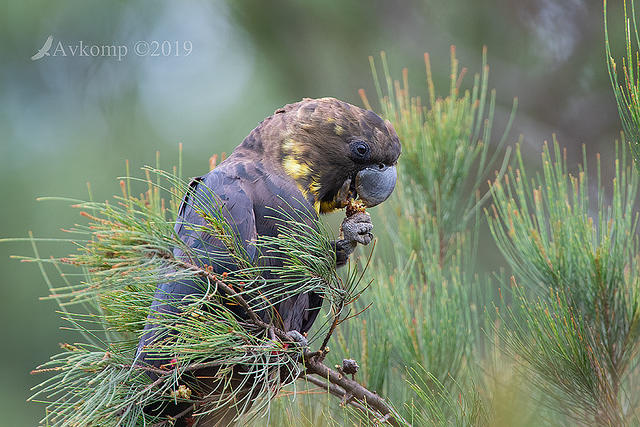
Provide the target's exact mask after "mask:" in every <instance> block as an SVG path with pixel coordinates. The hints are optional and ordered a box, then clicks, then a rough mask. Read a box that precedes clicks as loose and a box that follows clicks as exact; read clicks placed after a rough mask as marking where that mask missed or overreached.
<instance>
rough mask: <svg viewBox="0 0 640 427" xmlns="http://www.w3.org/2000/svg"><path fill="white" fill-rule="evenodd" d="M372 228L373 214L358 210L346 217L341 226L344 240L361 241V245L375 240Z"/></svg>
mask: <svg viewBox="0 0 640 427" xmlns="http://www.w3.org/2000/svg"><path fill="white" fill-rule="evenodd" d="M372 229H373V224H372V223H371V215H369V214H368V213H367V212H358V213H356V214H355V215H352V216H350V217H347V218H345V219H344V220H343V221H342V225H341V226H340V230H341V231H342V236H343V238H344V240H346V241H348V242H355V243H360V244H361V245H368V244H369V243H371V240H373V234H371V230H372Z"/></svg>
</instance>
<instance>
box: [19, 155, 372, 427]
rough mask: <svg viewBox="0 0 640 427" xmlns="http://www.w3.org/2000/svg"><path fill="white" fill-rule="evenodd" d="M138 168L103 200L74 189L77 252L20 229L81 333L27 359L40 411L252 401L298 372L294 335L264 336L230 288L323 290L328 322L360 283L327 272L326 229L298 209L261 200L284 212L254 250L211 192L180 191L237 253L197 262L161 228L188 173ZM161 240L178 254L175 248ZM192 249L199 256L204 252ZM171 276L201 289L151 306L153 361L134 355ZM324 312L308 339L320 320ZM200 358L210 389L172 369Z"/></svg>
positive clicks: (276, 296) (82, 414) (124, 412)
mask: <svg viewBox="0 0 640 427" xmlns="http://www.w3.org/2000/svg"><path fill="white" fill-rule="evenodd" d="M144 171H145V174H146V177H145V178H144V179H139V180H136V179H134V178H130V177H128V176H127V177H126V178H125V180H124V181H121V187H122V195H121V196H119V197H116V198H115V202H104V203H97V202H77V201H74V206H75V207H77V208H79V209H81V215H82V216H83V217H84V218H86V220H88V222H87V223H86V224H83V225H76V226H75V227H73V228H72V229H70V230H69V232H70V233H72V235H73V237H71V238H70V239H69V242H71V243H73V244H74V245H75V246H77V249H78V251H77V252H76V253H74V254H71V255H69V256H68V257H65V258H62V259H47V258H41V257H40V256H39V252H38V249H37V246H36V242H37V240H35V239H33V238H32V239H30V240H31V241H32V242H33V244H34V250H35V251H36V252H35V256H34V257H24V258H23V259H24V260H26V261H32V262H37V263H38V264H39V265H40V266H41V268H42V271H43V274H44V277H45V279H46V281H47V283H49V286H50V291H51V296H50V298H53V299H55V300H56V301H58V303H59V305H60V309H61V314H62V316H63V317H64V318H65V319H66V320H67V321H68V322H70V324H71V328H72V329H73V330H75V331H78V332H79V333H80V334H82V335H83V337H84V340H83V341H82V342H77V343H73V344H63V345H62V351H61V352H60V353H59V354H56V355H54V356H53V357H52V358H51V360H50V361H49V362H47V363H45V364H43V365H42V366H40V367H39V368H38V369H37V370H36V371H35V372H38V373H46V374H49V375H50V377H49V378H48V379H47V380H46V381H44V382H43V383H42V384H40V385H39V386H37V387H36V392H35V394H34V396H33V397H32V400H35V401H41V402H44V403H45V404H46V405H47V409H46V415H45V418H44V419H43V423H45V424H46V425H60V426H73V425H96V426H97V425H100V426H108V425H113V426H116V425H143V424H144V425H150V424H154V423H159V424H160V425H164V424H167V425H168V424H170V422H171V421H170V419H168V418H164V419H163V418H161V417H159V416H154V415H149V414H147V413H144V412H143V408H144V407H145V406H148V405H150V404H154V405H157V404H163V403H165V404H166V403H168V402H187V403H192V404H194V405H195V408H196V413H198V414H206V413H208V412H212V411H216V410H219V409H221V408H226V407H230V406H235V409H236V410H237V411H238V412H239V413H240V414H248V415H249V416H251V414H253V415H257V414H261V413H265V411H267V410H268V408H269V403H270V401H271V400H272V399H273V397H275V395H276V394H277V393H278V391H279V390H280V389H281V388H282V387H283V386H284V385H285V384H286V383H290V382H292V381H293V380H294V379H295V378H297V377H298V376H299V374H300V373H301V369H302V365H301V364H300V363H299V360H300V359H299V358H300V356H301V349H300V348H298V347H296V346H287V345H285V344H284V343H283V342H282V341H281V340H279V339H276V337H275V336H273V333H272V332H271V330H270V328H269V327H268V325H261V324H259V322H258V321H255V322H252V321H250V319H246V318H243V317H242V316H238V315H235V314H234V310H236V312H237V309H238V308H239V307H238V305H239V302H238V299H237V297H240V298H242V299H243V300H244V301H245V302H246V304H247V309H248V310H251V311H252V312H254V313H260V312H263V311H265V310H271V305H272V304H275V303H277V302H278V301H279V300H281V299H284V298H287V297H289V296H292V295H294V294H297V293H301V292H308V291H314V292H317V293H320V294H321V295H323V296H324V298H325V300H326V301H327V304H328V305H329V306H330V312H331V314H332V316H331V317H330V318H329V317H328V319H327V320H330V321H331V322H333V321H334V319H336V318H338V319H340V316H343V315H344V316H346V313H347V311H348V307H347V306H348V305H349V304H350V303H351V302H352V301H353V300H355V299H356V298H357V297H358V295H359V293H360V292H361V290H362V287H361V286H359V283H360V279H361V276H360V275H358V274H356V273H353V272H352V274H348V275H347V276H346V277H345V278H342V277H340V276H338V274H337V273H336V265H335V255H334V253H333V251H332V249H331V244H330V241H329V238H328V237H327V236H328V233H326V230H324V229H323V228H322V226H321V224H319V223H318V222H317V220H315V219H313V218H311V217H310V216H306V217H305V215H308V214H306V213H301V212H297V213H291V212H289V211H288V212H274V216H275V214H276V213H277V214H279V217H281V218H283V219H282V220H281V225H282V229H281V230H282V233H281V235H280V236H278V237H265V238H260V239H258V241H257V242H256V243H255V249H256V251H257V253H258V256H257V257H256V259H255V260H253V259H252V258H251V257H249V255H248V254H247V252H246V250H245V249H244V247H243V245H242V242H240V240H239V237H238V236H237V234H236V233H235V231H234V226H233V225H232V224H229V223H228V222H226V221H225V220H224V216H223V211H222V208H219V207H218V205H219V204H218V203H217V199H216V198H215V195H213V194H208V195H205V196H204V197H203V198H204V200H192V199H193V197H192V198H190V202H189V203H193V206H194V207H195V208H196V209H198V210H199V212H200V214H201V215H202V216H203V217H204V218H205V219H206V220H207V221H206V224H207V225H206V226H203V227H201V229H202V230H201V231H204V232H206V233H207V234H210V235H212V236H215V237H216V238H217V239H219V240H220V241H221V242H223V243H224V245H225V247H226V251H225V253H227V254H230V255H227V256H226V258H227V260H228V259H229V257H230V258H231V261H232V262H233V263H234V264H235V265H236V266H238V269H237V271H233V272H229V273H228V274H223V275H222V276H220V277H218V276H216V275H215V274H213V270H212V268H211V267H210V266H209V265H208V264H211V265H213V263H214V262H216V261H219V260H220V258H219V257H217V256H216V255H215V254H213V255H211V254H202V253H197V251H196V250H194V249H191V248H189V247H187V246H186V245H185V244H184V243H183V242H182V241H181V240H180V239H179V237H178V236H177V234H176V232H175V231H174V229H173V224H174V222H175V219H176V216H177V211H178V206H179V200H180V199H179V197H181V195H182V194H185V193H186V192H187V191H188V190H189V186H188V185H187V184H186V183H184V182H182V181H181V179H180V178H179V177H178V176H176V175H175V174H170V173H166V172H163V171H161V170H159V169H157V168H148V167H147V168H145V169H144ZM140 185H143V186H144V188H145V189H146V191H144V192H143V193H142V194H140V196H139V197H138V196H133V195H132V187H136V186H140ZM164 198H166V199H168V200H169V203H168V206H166V205H167V204H165V202H164ZM173 248H180V249H181V250H182V251H184V253H185V257H181V258H179V259H178V258H176V257H174V255H173ZM274 251H277V252H274ZM205 255H206V256H209V257H210V259H209V260H207V262H205V263H203V262H202V259H203V256H205ZM265 256H269V257H280V258H281V260H282V262H283V265H282V267H272V266H270V267H269V270H270V273H271V276H269V277H277V279H265V278H264V275H263V269H264V267H263V263H262V259H263V257H265ZM186 260H200V261H199V262H196V261H193V262H191V261H186ZM51 267H53V268H54V270H55V272H57V273H60V274H59V277H60V281H61V283H60V285H57V284H54V283H53V281H52V280H51V279H50V278H49V272H50V268H51ZM178 280H192V281H194V282H195V283H197V284H198V285H199V286H201V288H202V294H201V295H199V296H197V297H196V296H191V297H186V298H184V299H183V300H182V301H180V302H179V303H178V302H175V303H173V304H176V308H178V304H179V310H176V312H175V313H166V314H163V315H157V314H156V315H155V317H154V320H153V323H154V324H155V325H156V327H157V328H158V329H159V330H160V331H169V332H165V333H164V335H163V336H162V337H161V338H159V339H158V340H157V341H155V342H153V343H152V344H150V345H149V346H148V347H147V348H146V351H148V352H149V353H152V354H153V355H154V357H157V358H159V359H160V360H163V361H165V362H166V363H165V364H164V365H162V366H160V367H159V368H156V367H151V366H137V365H136V364H135V362H134V360H135V358H136V347H137V345H138V341H139V338H140V336H141V333H142V329H143V327H144V325H145V324H146V323H147V316H148V315H149V308H150V305H151V303H152V301H153V298H154V292H155V289H156V286H157V284H158V283H159V282H161V281H162V282H173V281H178ZM319 323H322V322H319ZM324 323H325V327H324V328H322V327H321V328H318V329H317V333H316V335H314V336H312V337H310V341H311V343H313V342H315V340H316V339H318V337H319V333H320V332H322V331H323V330H324V331H325V332H326V330H327V328H326V324H327V323H328V322H324ZM239 366H240V367H242V369H241V371H242V372H243V373H244V374H243V375H239V374H238V367H239ZM202 368H212V369H213V368H215V375H216V379H218V380H219V384H220V387H219V390H221V391H214V392H211V391H209V392H206V391H205V390H201V389H200V388H199V387H198V386H197V385H194V383H193V382H185V380H184V378H185V376H188V374H189V373H191V372H194V371H196V370H197V369H202ZM150 374H153V375H150ZM239 376H240V378H241V379H240V380H238V377H239ZM152 377H153V378H152ZM232 381H233V383H232ZM231 384H233V386H231ZM247 396H251V397H250V398H249V397H247ZM254 400H256V401H257V402H256V403H253V401H254ZM252 403H253V405H251V404H252Z"/></svg>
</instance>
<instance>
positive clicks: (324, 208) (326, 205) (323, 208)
mask: <svg viewBox="0 0 640 427" xmlns="http://www.w3.org/2000/svg"><path fill="white" fill-rule="evenodd" d="M335 210H336V204H335V202H334V201H333V200H332V201H330V202H320V213H329V212H333V211H335Z"/></svg>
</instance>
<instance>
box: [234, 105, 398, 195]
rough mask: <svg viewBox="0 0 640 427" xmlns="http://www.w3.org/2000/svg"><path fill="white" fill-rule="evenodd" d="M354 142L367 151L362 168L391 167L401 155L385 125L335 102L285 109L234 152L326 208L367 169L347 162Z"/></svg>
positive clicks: (395, 138) (368, 113)
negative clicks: (363, 144) (284, 177)
mask: <svg viewBox="0 0 640 427" xmlns="http://www.w3.org/2000/svg"><path fill="white" fill-rule="evenodd" d="M354 140H362V141H365V142H366V143H367V144H368V145H369V147H370V155H369V157H368V159H367V163H366V164H377V163H384V164H386V165H393V164H395V163H396V161H397V159H398V156H399V155H400V151H401V146H400V141H399V139H398V135H397V134H396V132H395V130H394V129H393V126H392V125H391V123H390V122H389V121H388V120H383V119H382V118H380V117H379V116H378V115H377V114H375V113H374V112H373V111H370V110H365V109H363V108H359V107H356V106H355V105H351V104H348V103H346V102H343V101H340V100H338V99H335V98H320V99H310V98H305V99H303V100H302V101H300V102H296V103H294V104H288V105H285V106H284V107H282V108H280V109H278V110H276V111H275V113H274V114H273V115H272V116H270V117H267V118H266V119H264V120H263V121H262V122H261V123H260V125H258V126H257V127H256V128H255V129H254V130H253V131H251V133H250V134H249V135H248V136H247V137H246V138H245V140H244V141H243V143H242V144H241V145H240V146H239V147H238V148H237V150H238V151H244V152H247V155H259V156H260V158H261V160H262V161H263V162H265V163H266V164H268V165H269V166H270V167H273V168H276V169H279V170H280V171H281V172H283V173H285V174H287V175H289V176H291V178H293V179H294V180H295V181H296V183H297V184H298V187H299V188H300V189H301V191H302V192H303V194H305V196H307V197H309V198H310V199H313V202H329V201H331V200H332V199H333V198H334V196H335V195H336V193H337V192H338V190H339V189H340V187H341V186H342V184H343V183H344V182H345V181H346V180H347V179H349V178H350V177H352V176H353V175H354V174H355V173H356V172H357V171H358V170H360V169H361V168H363V167H364V166H366V164H363V163H362V162H357V161H354V160H353V158H352V153H351V149H350V145H349V144H350V143H352V142H353V141H354Z"/></svg>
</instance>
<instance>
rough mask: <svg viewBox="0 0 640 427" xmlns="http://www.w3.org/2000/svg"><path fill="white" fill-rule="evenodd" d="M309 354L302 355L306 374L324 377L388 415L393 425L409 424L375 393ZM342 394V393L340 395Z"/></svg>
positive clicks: (389, 421) (383, 415)
mask: <svg viewBox="0 0 640 427" xmlns="http://www.w3.org/2000/svg"><path fill="white" fill-rule="evenodd" d="M310 354H311V353H309V352H305V357H303V359H304V364H305V368H306V371H305V374H306V375H307V376H309V375H317V376H319V377H321V378H326V379H327V381H328V382H330V383H332V384H334V385H337V386H339V387H341V388H342V389H343V390H344V391H345V392H346V393H348V394H350V395H352V396H353V398H354V399H356V400H358V401H360V402H362V404H364V405H365V406H367V407H371V408H373V409H374V410H375V411H377V412H379V413H380V414H381V416H382V417H383V418H386V417H387V416H388V417H389V418H388V419H387V422H388V423H389V424H391V425H393V426H400V425H410V424H409V423H408V422H407V421H406V420H405V419H404V418H403V417H402V416H401V415H400V414H398V412H397V411H396V410H395V409H394V408H393V407H391V406H390V405H389V404H388V403H387V402H386V401H385V400H384V399H383V398H382V397H380V396H379V395H378V394H377V393H375V392H372V391H370V390H369V389H367V388H366V387H365V386H363V385H362V384H360V383H358V382H357V381H354V380H352V379H350V378H347V376H345V375H342V374H341V373H339V372H337V371H335V370H333V369H331V368H329V367H328V366H327V365H325V364H324V363H322V362H321V361H318V357H317V356H316V357H310V356H309V355H310ZM343 396H344V394H343V395H342V397H343ZM367 412H370V411H367Z"/></svg>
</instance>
